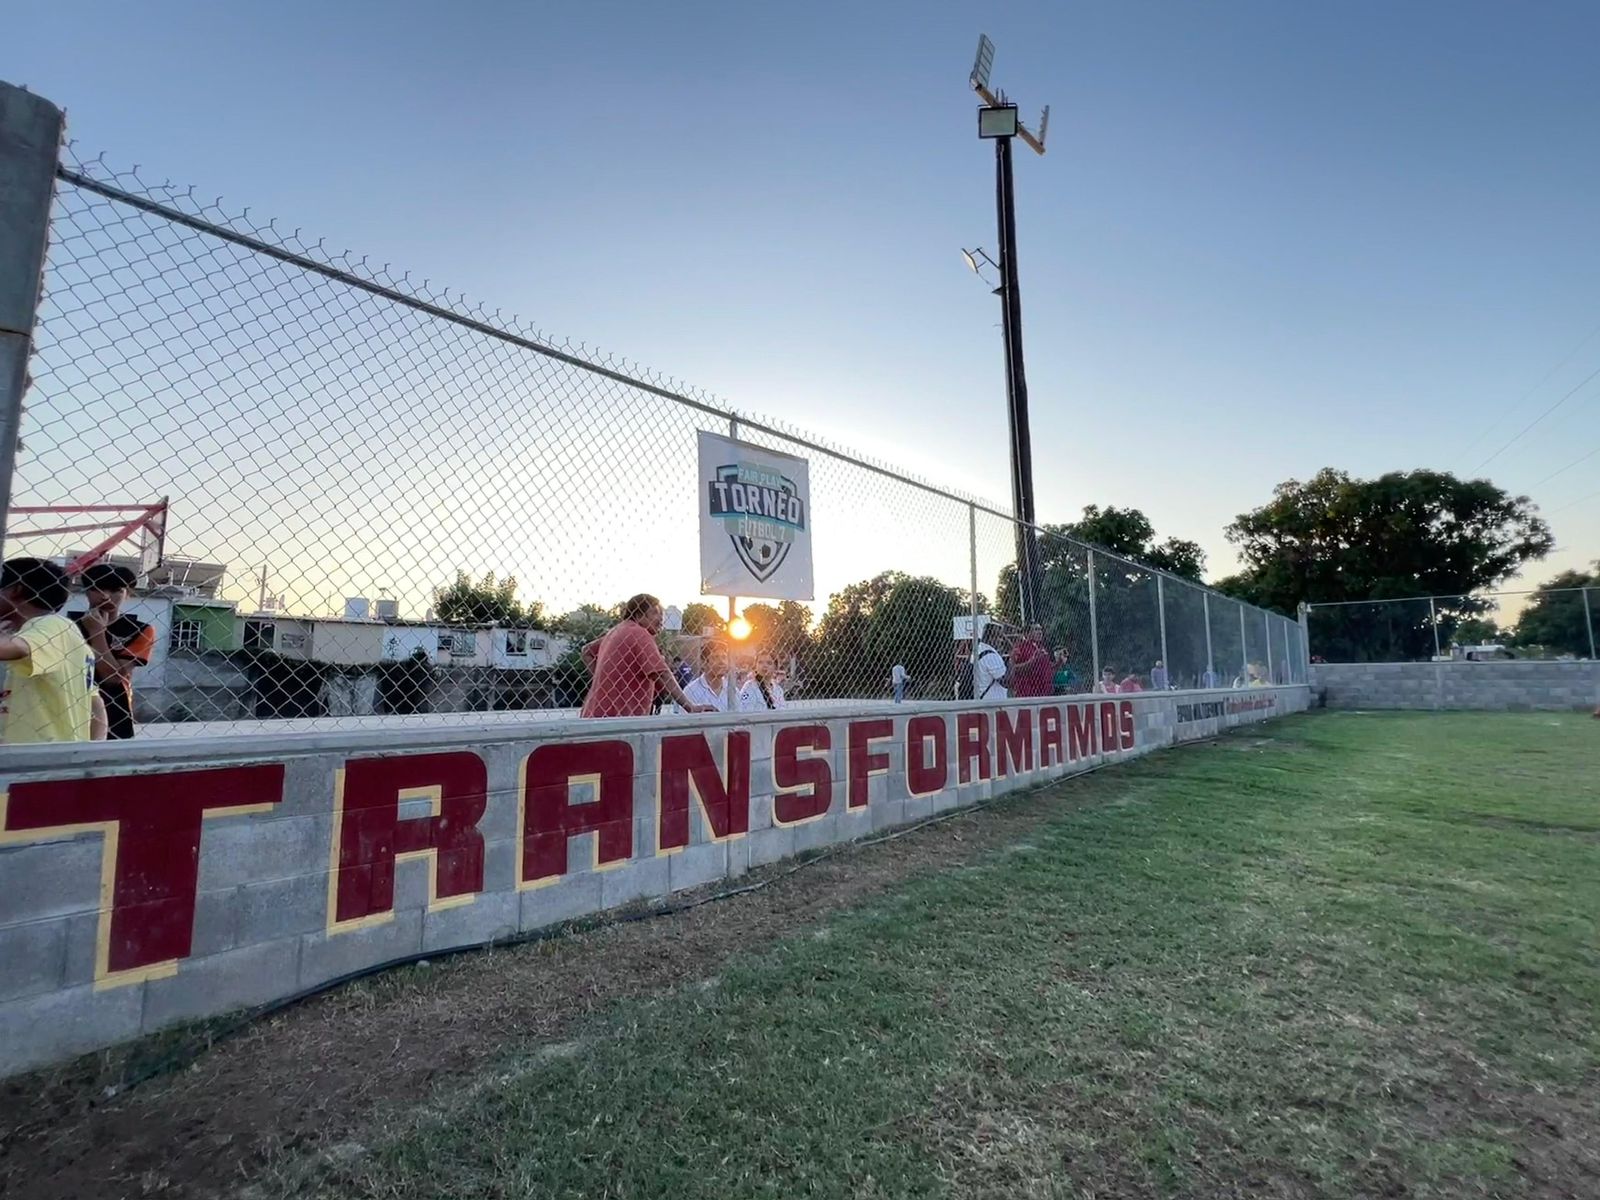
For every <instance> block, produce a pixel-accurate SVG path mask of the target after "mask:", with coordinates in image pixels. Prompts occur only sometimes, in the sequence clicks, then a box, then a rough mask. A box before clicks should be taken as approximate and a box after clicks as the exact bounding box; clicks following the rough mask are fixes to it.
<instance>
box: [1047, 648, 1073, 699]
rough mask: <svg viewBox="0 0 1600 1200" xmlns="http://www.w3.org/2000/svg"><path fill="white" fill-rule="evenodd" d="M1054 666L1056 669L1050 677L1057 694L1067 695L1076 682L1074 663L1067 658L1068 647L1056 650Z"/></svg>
mask: <svg viewBox="0 0 1600 1200" xmlns="http://www.w3.org/2000/svg"><path fill="white" fill-rule="evenodd" d="M1054 666H1055V670H1054V672H1053V674H1052V675H1051V678H1050V683H1051V686H1052V687H1053V688H1054V689H1055V694H1056V695H1058V696H1065V695H1067V694H1068V693H1069V692H1071V691H1072V685H1073V683H1074V682H1076V677H1075V676H1074V675H1073V673H1072V664H1071V663H1070V662H1069V661H1068V660H1067V648H1066V647H1065V646H1063V647H1062V648H1061V649H1059V650H1057V651H1056V657H1055V663H1054Z"/></svg>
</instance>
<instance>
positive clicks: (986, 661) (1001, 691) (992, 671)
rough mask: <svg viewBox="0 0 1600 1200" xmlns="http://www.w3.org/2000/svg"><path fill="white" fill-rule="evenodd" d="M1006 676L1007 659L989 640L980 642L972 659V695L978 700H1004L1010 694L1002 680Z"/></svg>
mask: <svg viewBox="0 0 1600 1200" xmlns="http://www.w3.org/2000/svg"><path fill="white" fill-rule="evenodd" d="M1005 677H1006V660H1005V659H1003V658H1001V657H1000V652H999V651H998V650H996V649H995V648H994V647H993V646H991V645H989V644H988V643H987V642H979V643H978V654H977V657H976V658H974V659H973V660H972V695H973V697H974V698H975V699H978V700H1004V699H1006V697H1007V696H1009V695H1010V693H1009V692H1008V691H1006V685H1005V684H1003V683H1001V682H1000V681H1001V680H1002V679H1004V678H1005Z"/></svg>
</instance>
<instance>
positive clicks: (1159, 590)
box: [1156, 575, 1172, 684]
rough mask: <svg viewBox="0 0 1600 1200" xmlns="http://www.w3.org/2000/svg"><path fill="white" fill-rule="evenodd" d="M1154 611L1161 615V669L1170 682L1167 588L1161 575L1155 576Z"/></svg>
mask: <svg viewBox="0 0 1600 1200" xmlns="http://www.w3.org/2000/svg"><path fill="white" fill-rule="evenodd" d="M1156 611H1157V612H1158V613H1159V614H1160V615H1161V669H1162V670H1163V671H1165V672H1166V673H1167V682H1168V683H1169V684H1170V683H1171V682H1172V664H1171V663H1170V662H1168V661H1167V589H1166V588H1165V587H1164V586H1163V585H1162V581H1161V576H1160V575H1157V576H1156Z"/></svg>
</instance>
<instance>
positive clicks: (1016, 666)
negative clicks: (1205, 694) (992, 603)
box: [895, 622, 1172, 703]
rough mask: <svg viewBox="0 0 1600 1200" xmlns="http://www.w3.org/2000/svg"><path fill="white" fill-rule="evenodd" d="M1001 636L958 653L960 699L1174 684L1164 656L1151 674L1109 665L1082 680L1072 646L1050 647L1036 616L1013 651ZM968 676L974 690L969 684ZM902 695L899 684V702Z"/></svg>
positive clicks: (1159, 687)
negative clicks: (999, 644)
mask: <svg viewBox="0 0 1600 1200" xmlns="http://www.w3.org/2000/svg"><path fill="white" fill-rule="evenodd" d="M998 640H999V639H998V638H993V635H992V634H991V633H989V632H988V631H985V632H984V633H981V634H980V635H979V636H978V639H977V641H976V643H972V642H968V643H966V644H965V647H964V651H965V652H964V653H958V656H957V689H956V690H957V698H958V699H963V700H968V699H970V700H1006V699H1009V698H1011V697H1013V696H1066V695H1071V694H1073V693H1076V692H1090V691H1093V692H1096V693H1102V694H1105V693H1112V692H1142V691H1146V690H1152V691H1166V690H1168V689H1169V688H1170V687H1171V686H1172V683H1171V680H1170V676H1169V675H1168V673H1167V667H1166V663H1165V662H1163V661H1162V660H1161V659H1157V660H1156V661H1155V663H1154V665H1153V666H1152V667H1151V668H1150V673H1149V675H1148V676H1140V675H1138V674H1135V673H1131V672H1129V673H1123V672H1119V671H1118V670H1117V669H1116V668H1115V667H1106V668H1104V669H1103V670H1102V671H1101V672H1100V677H1099V678H1098V679H1096V680H1094V681H1093V685H1092V686H1089V685H1083V686H1080V684H1079V681H1078V676H1077V673H1076V672H1075V671H1074V670H1073V667H1072V658H1071V655H1070V654H1069V652H1068V651H1067V648H1066V647H1065V646H1060V647H1057V648H1056V649H1054V650H1051V649H1050V648H1049V646H1048V644H1047V643H1046V641H1045V633H1044V626H1043V625H1041V624H1038V623H1037V622H1036V623H1034V624H1032V625H1029V626H1028V627H1027V629H1025V630H1024V631H1023V633H1022V635H1021V636H1020V637H1018V638H1017V639H1016V641H1015V642H1014V643H1013V644H1012V646H1011V650H1010V653H1009V655H1007V654H1004V653H1002V652H1001V651H1000V650H999V649H997V648H996V646H995V645H994V644H993V642H995V641H998ZM898 669H899V668H897V670H898ZM969 676H970V680H971V684H970V686H971V692H970V694H969V693H968V692H967V691H966V690H965V688H966V685H967V680H968V677H969ZM901 698H902V693H901V690H900V689H899V688H898V687H897V688H896V692H895V699H896V702H897V703H898V702H899V700H900V699H901Z"/></svg>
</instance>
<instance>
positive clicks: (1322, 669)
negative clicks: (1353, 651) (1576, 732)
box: [1311, 659, 1600, 712]
mask: <svg viewBox="0 0 1600 1200" xmlns="http://www.w3.org/2000/svg"><path fill="white" fill-rule="evenodd" d="M1311 684H1312V687H1314V688H1316V689H1318V690H1319V691H1321V692H1322V693H1323V696H1324V697H1325V700H1326V703H1327V705H1328V707H1329V708H1365V709H1380V708H1381V709H1409V710H1422V711H1429V710H1432V711H1442V710H1447V709H1460V710H1476V711H1489V712H1519V711H1520V712H1533V711H1538V712H1571V711H1576V712H1588V711H1592V710H1593V709H1594V708H1595V707H1596V706H1597V705H1600V662H1534V661H1523V660H1515V659H1514V660H1510V661H1506V662H1447V663H1431V662H1429V663H1318V664H1316V665H1314V666H1313V667H1312V668H1311Z"/></svg>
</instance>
